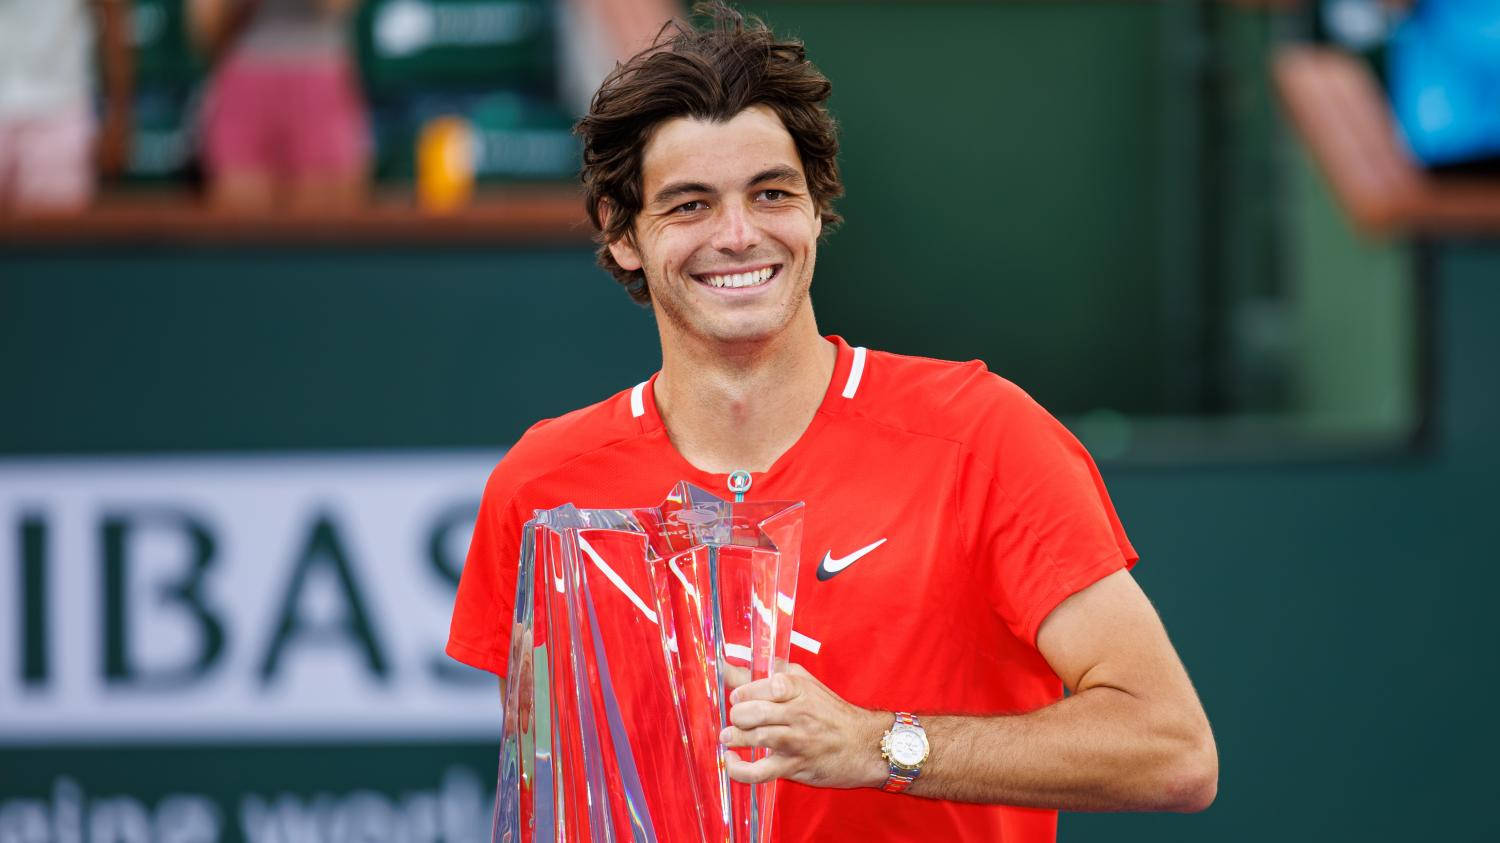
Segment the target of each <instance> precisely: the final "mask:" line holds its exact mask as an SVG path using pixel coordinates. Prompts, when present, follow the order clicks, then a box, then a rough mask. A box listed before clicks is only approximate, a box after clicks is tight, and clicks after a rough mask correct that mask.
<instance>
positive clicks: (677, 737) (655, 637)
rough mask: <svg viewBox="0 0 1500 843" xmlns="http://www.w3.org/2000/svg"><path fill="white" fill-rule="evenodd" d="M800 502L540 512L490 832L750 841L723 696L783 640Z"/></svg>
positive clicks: (751, 812) (754, 789)
mask: <svg viewBox="0 0 1500 843" xmlns="http://www.w3.org/2000/svg"><path fill="white" fill-rule="evenodd" d="M802 515H803V505H802V504H801V503H799V502H787V501H775V502H767V501H726V500H723V499H721V498H718V497H716V496H714V495H713V494H711V493H709V492H706V491H704V490H703V489H700V488H698V487H696V486H693V485H691V484H688V483H685V482H684V483H679V484H677V486H676V487H675V488H674V489H673V490H672V493H671V494H669V495H668V496H667V498H666V500H664V501H662V503H661V504H660V505H659V506H656V507H651V508H644V509H578V508H577V507H575V506H573V505H571V504H565V505H563V506H560V507H557V508H556V509H550V510H538V511H537V512H536V514H535V517H534V518H533V519H532V520H531V521H528V522H527V523H526V526H525V529H524V532H523V537H522V546H521V558H520V569H519V574H518V576H517V582H516V605H515V617H514V621H513V623H514V626H513V627H512V631H511V649H510V667H509V670H508V671H507V672H508V674H509V675H508V676H507V677H506V688H505V725H504V731H503V734H502V739H501V745H500V785H499V791H498V794H497V797H496V808H495V827H494V839H495V840H497V841H502V843H543V841H550V842H553V843H563V842H564V841H567V842H568V843H572V841H631V843H647V841H662V843H678V841H683V842H684V843H686V842H687V841H694V842H695V843H696V841H712V843H760V842H761V841H764V840H769V839H771V836H772V834H771V832H772V828H773V822H774V819H775V793H776V789H775V786H774V782H773V783H770V784H760V785H747V784H741V783H738V782H734V781H731V780H730V779H729V776H728V774H727V772H726V770H725V763H724V760H725V759H724V756H725V754H726V753H729V752H735V753H738V754H739V757H741V758H742V759H744V760H746V761H754V760H757V759H759V758H763V757H765V756H766V754H767V752H768V751H767V750H764V749H738V748H737V749H729V748H726V747H723V746H722V745H721V744H720V743H719V732H720V731H721V730H722V729H723V728H724V727H725V726H726V725H728V722H729V720H728V715H729V697H728V695H729V692H730V691H731V690H733V688H735V687H737V686H738V685H740V684H743V683H745V682H748V681H752V680H756V679H764V678H766V677H768V676H770V675H771V673H772V671H773V670H774V669H775V668H776V666H777V664H778V663H785V661H786V660H787V658H788V656H789V653H790V648H791V635H792V609H793V606H794V604H795V601H796V591H797V566H798V552H799V549H800V548H801V544H802Z"/></svg>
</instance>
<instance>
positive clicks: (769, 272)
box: [693, 264, 781, 288]
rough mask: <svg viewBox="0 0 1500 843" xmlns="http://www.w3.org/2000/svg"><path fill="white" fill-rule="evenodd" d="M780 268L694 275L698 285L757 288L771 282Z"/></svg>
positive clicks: (772, 267) (777, 266)
mask: <svg viewBox="0 0 1500 843" xmlns="http://www.w3.org/2000/svg"><path fill="white" fill-rule="evenodd" d="M780 268H781V265H780V264H773V265H771V266H763V267H761V268H760V269H747V270H745V271H743V272H725V273H720V274H717V275H694V276H693V278H695V279H697V280H698V281H699V282H700V283H703V284H707V285H708V286H710V287H735V288H738V287H759V286H761V285H762V284H765V283H767V282H769V281H770V280H771V277H772V276H774V275H775V274H776V271H777V270H779V269H780Z"/></svg>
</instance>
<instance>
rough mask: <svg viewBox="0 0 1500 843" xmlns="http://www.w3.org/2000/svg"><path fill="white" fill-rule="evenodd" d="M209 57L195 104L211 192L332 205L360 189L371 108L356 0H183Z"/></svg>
mask: <svg viewBox="0 0 1500 843" xmlns="http://www.w3.org/2000/svg"><path fill="white" fill-rule="evenodd" d="M187 2H188V23H189V29H190V31H191V33H192V36H193V38H194V40H195V42H197V44H198V45H199V47H200V48H201V49H204V50H205V51H207V52H208V53H209V54H210V55H211V56H212V57H213V59H214V60H215V65H216V67H215V71H214V76H213V79H212V81H211V82H210V85H209V91H208V96H207V98H206V100H205V104H204V113H203V162H204V166H205V170H206V172H207V176H208V192H209V200H210V202H212V204H213V205H215V206H216V207H220V208H227V209H232V210H242V211H265V210H270V209H273V208H292V209H295V210H313V211H317V210H333V209H343V208H349V207H353V206H355V205H357V204H359V203H360V202H361V201H362V200H363V199H364V197H365V194H366V192H367V189H368V183H369V170H370V138H369V135H370V129H369V117H368V115H367V113H366V110H365V105H364V101H363V97H362V96H361V93H360V90H359V85H358V82H357V80H356V77H355V72H354V63H353V60H352V59H351V57H350V51H349V43H348V30H349V25H348V24H349V18H350V15H351V14H352V13H353V11H354V9H355V7H357V6H358V4H359V0H187Z"/></svg>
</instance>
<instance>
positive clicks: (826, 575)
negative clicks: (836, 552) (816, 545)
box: [818, 539, 885, 580]
mask: <svg viewBox="0 0 1500 843" xmlns="http://www.w3.org/2000/svg"><path fill="white" fill-rule="evenodd" d="M883 544H885V539H878V540H876V541H873V542H870V543H869V544H867V545H865V546H864V547H862V548H860V549H859V550H856V551H854V552H853V553H851V554H849V555H848V556H840V557H838V558H837V559H835V558H834V556H833V551H831V550H830V551H828V552H827V553H824V554H823V561H822V562H820V563H818V579H820V580H827V579H831V578H832V577H833V575H834V574H837V573H838V572H839V571H842V570H844V569H845V568H847V567H849V566H850V565H853V564H854V563H855V562H858V561H859V558H860V557H861V556H864V555H865V554H866V553H869V552H870V551H872V550H874V549H875V548H877V547H880V546H881V545H883Z"/></svg>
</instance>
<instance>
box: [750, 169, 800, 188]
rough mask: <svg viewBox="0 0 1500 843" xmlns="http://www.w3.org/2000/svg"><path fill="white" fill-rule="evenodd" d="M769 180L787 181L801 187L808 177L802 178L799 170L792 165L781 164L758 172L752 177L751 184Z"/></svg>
mask: <svg viewBox="0 0 1500 843" xmlns="http://www.w3.org/2000/svg"><path fill="white" fill-rule="evenodd" d="M767 181H780V182H786V183H788V184H793V185H797V186H798V187H801V186H802V185H803V184H805V183H806V179H804V178H802V174H801V173H799V172H797V171H796V170H794V169H792V168H791V167H788V166H787V165H785V164H779V165H777V166H775V167H771V168H770V169H766V170H761V171H760V172H758V173H756V174H755V177H754V178H752V179H750V181H749V184H752V185H754V184H760V183H761V182H767Z"/></svg>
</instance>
